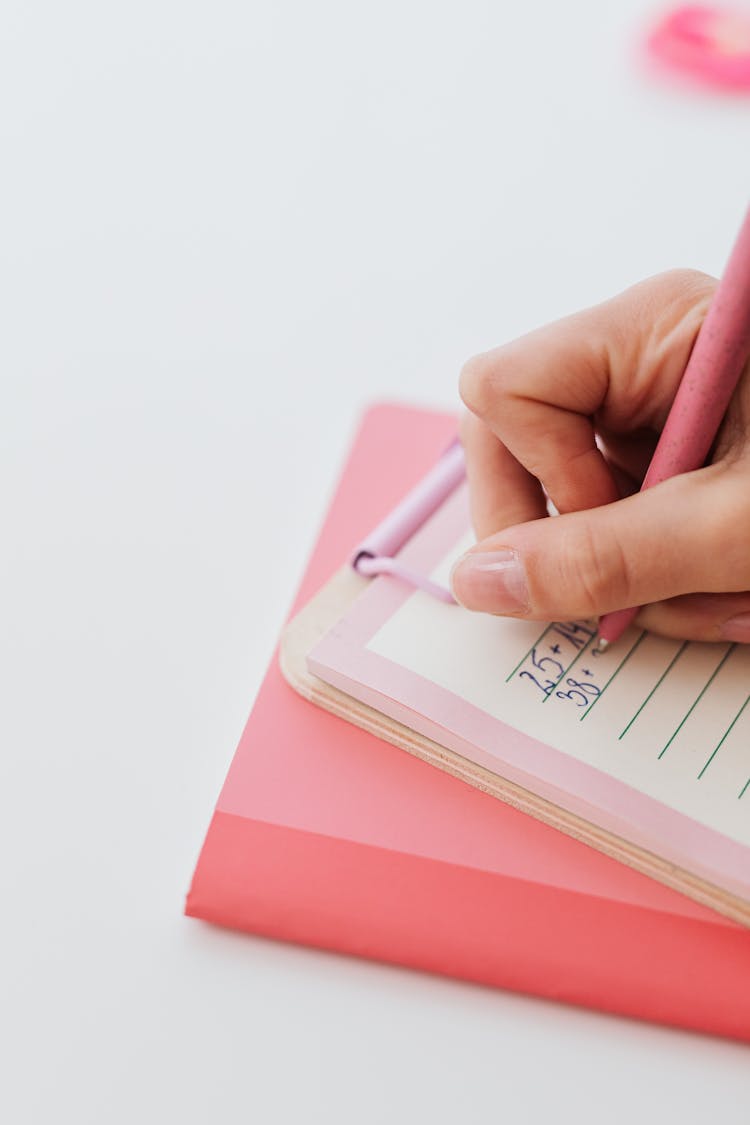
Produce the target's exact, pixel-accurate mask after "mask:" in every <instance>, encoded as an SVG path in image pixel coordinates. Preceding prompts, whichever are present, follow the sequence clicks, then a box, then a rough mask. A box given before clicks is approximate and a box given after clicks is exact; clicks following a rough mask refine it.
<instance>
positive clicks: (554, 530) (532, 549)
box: [451, 466, 750, 621]
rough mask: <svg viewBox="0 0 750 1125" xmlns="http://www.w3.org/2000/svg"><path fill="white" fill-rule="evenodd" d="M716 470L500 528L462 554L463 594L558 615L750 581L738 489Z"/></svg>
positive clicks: (524, 612) (475, 605) (583, 614)
mask: <svg viewBox="0 0 750 1125" xmlns="http://www.w3.org/2000/svg"><path fill="white" fill-rule="evenodd" d="M715 474H716V468H715V467H712V466H710V467H708V468H705V469H699V470H697V471H696V472H694V473H686V474H684V475H683V476H680V477H674V478H673V479H671V480H668V481H665V482H663V483H662V484H659V485H657V486H655V487H654V488H651V489H648V490H647V491H645V492H639V493H637V494H636V495H634V496H629V497H627V498H626V499H624V500H618V501H616V502H615V503H613V504H606V505H604V506H602V507H599V508H591V509H588V510H585V511H580V512H573V513H570V514H568V515H562V516H553V517H550V518H546V519H538V520H532V521H530V522H529V523H523V524H517V525H516V526H515V527H509V528H507V529H506V530H505V531H501V532H498V533H497V534H495V535H492V536H490V538H488V539H484V540H483V541H482V542H480V543H478V544H477V545H476V546H475V547H473V548H472V550H471V551H470V552H469V553H468V554H466V555H464V556H463V557H462V558H461V559H459V561H458V562H457V563H456V565H455V566H454V568H453V571H452V574H451V584H452V587H453V593H454V596H455V598H456V600H457V601H458V602H460V603H461V605H463V606H465V607H466V608H467V609H475V610H482V611H484V612H485V613H495V614H503V615H507V616H513V617H526V618H529V619H532V620H540V621H554V620H565V619H573V618H589V617H599V616H601V615H602V614H604V613H609V612H611V611H612V610H616V609H625V608H627V607H630V606H640V605H645V604H648V603H650V602H656V601H663V600H665V599H667V598H672V597H675V596H678V595H680V594H686V593H691V592H694V591H698V590H700V591H705V592H715V591H727V590H746V589H749V588H750V562H749V561H748V555H747V552H746V551H745V550H744V549H743V548H742V544H741V542H738V543H737V545H736V547H733V543H732V539H733V538H734V539H735V540H737V539H738V537H737V536H736V535H733V527H734V526H736V524H737V516H736V506H735V505H734V503H733V502H732V501H733V499H734V497H733V496H732V494H731V493H730V492H728V490H726V489H724V490H722V489H721V488H719V489H717V488H716V481H715V480H714V476H715ZM720 498H721V499H720ZM733 512H734V515H732V513H733Z"/></svg>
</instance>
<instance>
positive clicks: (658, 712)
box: [367, 533, 750, 844]
mask: <svg viewBox="0 0 750 1125" xmlns="http://www.w3.org/2000/svg"><path fill="white" fill-rule="evenodd" d="M471 542H472V538H471V536H470V535H469V534H468V533H467V535H466V537H465V539H464V540H462V541H461V542H459V543H457V544H456V546H455V549H453V550H452V551H451V552H450V553H449V554H448V555H446V557H445V558H444V559H443V560H442V561H441V562H440V564H439V565H438V566H437V567H436V568H435V569H434V570H433V572H432V575H431V577H432V578H433V579H434V580H435V581H438V582H442V583H445V582H447V580H448V573H449V570H450V567H451V565H452V563H453V561H454V560H455V559H456V558H458V556H459V555H460V554H462V553H463V552H464V551H465V550H466V549H467V548H468V547H469V546H470V544H471ZM595 636H596V622H593V621H569V622H555V623H551V624H540V623H537V622H521V621H513V620H510V619H503V618H497V617H491V616H488V615H484V614H475V613H471V612H469V611H467V610H464V609H462V608H461V607H458V606H450V605H445V604H442V603H440V602H438V601H437V600H436V599H434V598H431V597H430V596H429V595H427V594H423V593H420V592H416V593H414V594H413V595H412V596H411V597H409V598H408V599H407V600H406V601H405V602H404V604H403V605H402V606H401V607H400V608H399V609H398V610H397V611H396V612H395V613H393V614H392V616H391V617H390V618H389V619H388V620H387V621H386V622H385V623H384V624H383V625H382V626H381V627H380V628H379V629H378V630H377V631H376V632H375V633H374V635H373V636H372V637H371V638H370V640H369V641H368V644H367V648H368V649H369V650H370V651H372V652H375V653H378V654H380V655H381V656H383V657H385V658H387V659H388V660H390V661H392V662H394V663H395V664H397V665H400V666H401V667H404V668H408V669H410V670H411V671H412V672H414V673H417V674H418V675H419V676H421V677H423V678H425V679H427V680H428V681H431V682H432V683H434V684H437V685H439V686H440V687H442V688H444V689H446V690H448V691H450V692H451V693H453V694H454V695H456V696H457V697H459V698H460V699H463V700H465V701H466V702H468V703H470V704H472V705H473V706H474V707H477V708H479V709H480V710H482V711H484V712H485V713H486V714H487V715H489V716H491V717H493V718H495V719H499V720H501V721H502V722H503V723H506V724H508V725H510V726H513V727H515V728H516V729H518V730H520V731H522V732H523V733H525V734H527V735H529V736H531V737H533V738H535V739H538V740H539V741H541V742H545V743H547V744H548V745H549V746H553V747H555V748H556V749H558V750H561V751H563V752H564V753H566V754H568V755H570V756H571V757H573V758H575V759H578V760H579V761H582V762H585V763H587V764H588V765H592V766H594V767H596V768H597V769H599V770H601V771H603V772H604V773H607V774H609V775H611V776H612V777H615V778H617V779H619V780H620V781H623V782H626V783H627V784H628V785H630V786H632V787H633V788H635V789H637V790H639V791H641V792H643V793H646V794H648V795H649V796H650V797H653V798H655V799H657V800H658V801H661V802H662V803H664V804H666V805H668V806H669V807H671V808H673V809H675V810H677V811H678V812H681V813H684V814H686V815H687V816H689V817H691V818H692V819H694V820H696V821H698V822H700V823H702V824H705V825H707V826H708V827H710V828H713V829H716V830H717V831H719V832H721V833H722V834H724V835H726V836H728V837H730V838H731V839H734V840H736V841H737V842H738V843H741V844H750V651H748V647H747V646H740V645H731V644H719V645H707V644H698V643H687V642H680V641H674V640H668V639H665V638H661V637H657V636H654V635H652V634H649V633H645V632H643V631H642V630H640V629H636V628H631V629H630V630H628V631H627V633H626V634H625V635H624V636H623V637H622V638H621V640H620V641H619V642H618V643H617V644H615V645H613V646H611V647H610V648H609V649H608V650H607V651H606V652H604V653H599V652H597V650H596V643H595ZM407 702H408V701H407Z"/></svg>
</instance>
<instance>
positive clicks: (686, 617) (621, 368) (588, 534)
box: [452, 270, 750, 643]
mask: <svg viewBox="0 0 750 1125" xmlns="http://www.w3.org/2000/svg"><path fill="white" fill-rule="evenodd" d="M716 284H717V283H716V281H715V280H714V279H713V278H710V277H707V276H706V275H704V274H699V273H695V272H692V271H687V270H677V271H673V272H670V273H665V274H660V275H659V276H657V277H654V278H651V279H649V280H648V281H644V282H641V283H640V284H639V285H635V286H633V288H631V289H628V290H626V291H625V292H624V293H622V294H620V295H619V296H618V297H615V298H613V299H612V300H610V301H607V302H605V303H604V304H602V305H598V306H596V307H595V308H592V309H587V310H586V311H584V312H581V313H577V314H576V315H574V316H571V317H568V318H566V319H565V320H562V321H558V322H557V323H555V324H551V325H548V326H547V327H545V328H541V329H539V330H538V331H536V332H532V333H531V334H530V335H528V336H524V337H522V338H521V339H519V340H516V341H514V342H513V343H510V344H506V345H505V346H503V347H500V348H496V349H494V350H493V351H491V352H487V353H485V354H483V355H479V356H476V357H475V358H473V359H471V360H469V362H468V363H467V364H466V365H465V367H464V369H463V371H462V372H461V385H460V389H461V396H462V398H463V400H464V402H465V403H466V405H467V406H468V408H469V411H470V412H471V413H469V414H467V415H466V416H465V418H464V420H463V424H462V434H461V436H462V441H463V443H464V446H465V450H466V463H467V474H468V479H469V487H470V494H471V506H472V519H473V521H474V527H475V530H476V534H477V538H478V540H479V542H478V543H477V544H476V546H475V547H473V548H472V550H471V551H470V552H469V553H468V554H467V555H465V556H464V557H463V559H461V560H459V562H458V563H457V564H456V566H455V567H454V570H453V574H452V584H453V591H454V594H455V595H456V598H457V599H458V601H460V602H461V603H462V604H463V605H465V606H466V607H467V608H469V609H476V610H484V611H485V612H488V613H496V614H503V615H508V616H512V617H521V618H528V619H529V620H571V619H576V618H591V617H599V616H601V615H603V614H605V613H609V612H611V611H612V610H616V609H623V608H627V607H629V606H636V605H640V606H642V607H643V608H642V609H641V611H640V613H639V615H638V618H637V623H638V624H639V625H641V626H642V627H644V628H646V629H650V630H652V631H653V632H656V633H662V634H664V635H666V636H672V637H680V638H685V639H689V640H705V641H718V640H729V641H741V642H748V643H750V364H748V365H747V367H746V369H745V372H744V374H743V376H742V379H741V380H740V383H739V386H738V388H737V390H736V392H735V394H734V397H733V399H732V402H731V404H730V407H729V410H728V412H727V415H726V417H725V419H724V423H723V425H722V428H721V430H720V432H719V435H718V438H717V441H716V443H715V446H714V450H713V453H712V457H711V460H710V464H707V465H706V466H705V467H704V468H701V469H698V470H696V471H695V472H691V473H685V474H684V475H682V476H679V477H673V478H672V479H671V480H667V481H664V482H663V483H661V484H658V485H655V486H654V487H653V488H651V489H648V490H647V491H645V492H635V491H634V490H636V489H637V488H638V487H639V486H640V483H641V481H642V479H643V476H644V474H645V471H646V468H647V467H648V463H649V461H650V460H651V456H652V454H653V450H654V448H655V445H656V441H657V439H658V435H659V433H660V431H661V429H662V427H663V425H664V422H665V421H666V418H667V415H668V413H669V409H670V406H671V404H672V400H673V398H674V396H675V393H676V391H677V387H678V385H679V382H680V379H681V377H682V373H683V371H684V370H685V366H686V364H687V361H688V358H689V356H690V351H691V349H692V346H693V342H694V340H695V337H696V335H697V333H698V329H699V328H700V325H701V323H702V321H703V318H704V316H705V314H706V311H707V309H708V306H709V304H710V301H711V297H712V294H713V291H714V288H715V287H716ZM545 492H546V494H547V496H548V497H549V499H550V500H551V501H552V503H553V504H554V506H555V508H556V509H557V511H558V512H559V513H560V515H558V516H555V517H553V518H547V502H546V498H545ZM628 493H630V495H628Z"/></svg>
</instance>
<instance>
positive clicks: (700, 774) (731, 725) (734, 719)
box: [698, 695, 750, 796]
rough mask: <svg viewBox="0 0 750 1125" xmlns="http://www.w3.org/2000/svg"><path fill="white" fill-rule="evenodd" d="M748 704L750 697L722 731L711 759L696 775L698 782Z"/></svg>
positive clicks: (749, 696)
mask: <svg viewBox="0 0 750 1125" xmlns="http://www.w3.org/2000/svg"><path fill="white" fill-rule="evenodd" d="M748 703H750V695H748V697H747V699H746V700H745V702H744V703H743V704H742V706H741V707H740V709H739V711H738V712H737V714H736V715H735V716H734V718H733V719H732V721H731V723H730V724H729V726H728V727H727V729H726V730H725V731H724V733H723V735H722V736H721V738H720V739H719V741H718V742H717V743H716V746H715V748H714V751H713V753H712V754H711V757H710V758H709V759H708V761H707V762H706V764H705V766H704V767H703V769H702V770H701V772H700V773H699V774H698V780H699V781H700V779H701V778H702V777H703V775H704V773H705V772H706V770H707V769H708V767H709V766H710V765H711V762H712V761H713V760H714V758H715V757H716V751H717V750H719V749H720V748H721V746H722V743H724V742H726V740H727V736H728V735H729V733H730V732H731V730H732V727H733V726H734V724H735V723H736V722H737V720H738V719H739V717H740V715H741V714H742V712H743V711H744V710H745V708H746V707H747V705H748ZM741 795H742V794H740V796H741Z"/></svg>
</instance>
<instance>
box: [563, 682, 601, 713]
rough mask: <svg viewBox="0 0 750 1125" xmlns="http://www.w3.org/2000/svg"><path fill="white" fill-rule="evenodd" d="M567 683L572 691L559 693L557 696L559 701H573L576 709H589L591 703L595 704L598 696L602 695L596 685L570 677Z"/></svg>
mask: <svg viewBox="0 0 750 1125" xmlns="http://www.w3.org/2000/svg"><path fill="white" fill-rule="evenodd" d="M565 683H566V684H567V685H568V686H569V688H570V691H557V692H555V695H556V696H557V698H558V699H569V700H571V702H573V703H575V705H576V707H588V705H589V703H593V701H594V700H595V699H596V697H597V695H599V694H600V691H599V688H598V687H597V686H596V684H591V683H588V682H586V681H581V680H574V679H572V678H570V677H569V678H568V679H567V680H566V681H565Z"/></svg>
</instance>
